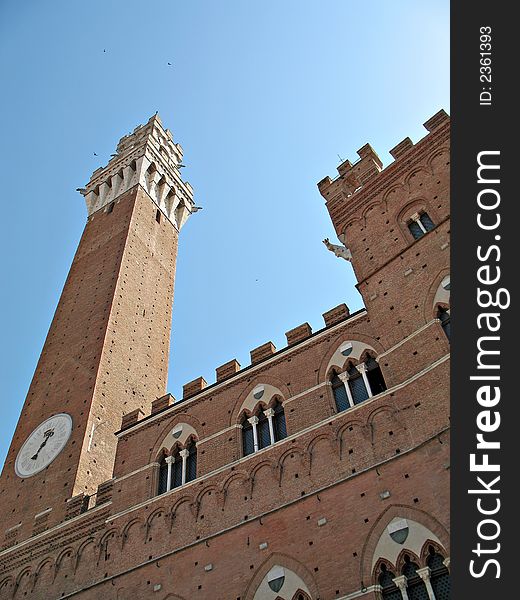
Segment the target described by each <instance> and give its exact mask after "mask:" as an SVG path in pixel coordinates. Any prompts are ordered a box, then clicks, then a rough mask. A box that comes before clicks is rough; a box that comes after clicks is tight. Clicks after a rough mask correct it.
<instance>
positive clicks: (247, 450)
mask: <svg viewBox="0 0 520 600" xmlns="http://www.w3.org/2000/svg"><path fill="white" fill-rule="evenodd" d="M286 437H287V427H286V424H285V413H284V409H283V406H282V404H281V403H280V402H278V401H276V402H275V404H274V405H273V406H272V407H271V408H268V409H265V408H264V407H259V408H258V410H257V411H256V412H255V414H254V415H253V416H252V417H249V418H247V417H246V416H244V419H243V421H242V452H243V455H244V456H247V455H248V454H252V453H253V452H257V451H258V450H262V448H267V446H270V445H271V444H274V443H275V442H278V441H280V440H283V439H284V438H286Z"/></svg>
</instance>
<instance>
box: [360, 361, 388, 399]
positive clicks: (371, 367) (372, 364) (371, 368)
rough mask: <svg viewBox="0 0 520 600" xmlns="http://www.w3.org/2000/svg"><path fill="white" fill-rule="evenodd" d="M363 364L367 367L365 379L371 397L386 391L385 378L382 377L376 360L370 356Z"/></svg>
mask: <svg viewBox="0 0 520 600" xmlns="http://www.w3.org/2000/svg"><path fill="white" fill-rule="evenodd" d="M365 364H366V367H367V379H368V383H369V385H370V390H371V392H372V395H373V396H375V395H376V394H380V393H381V392H384V391H386V389H387V388H386V383H385V378H384V377H383V373H382V372H381V368H380V366H379V363H378V362H377V360H376V359H375V358H373V357H372V356H371V357H370V358H369V359H368V360H367V362H366V363H365Z"/></svg>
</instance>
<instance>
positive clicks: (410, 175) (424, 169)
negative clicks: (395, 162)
mask: <svg viewBox="0 0 520 600" xmlns="http://www.w3.org/2000/svg"><path fill="white" fill-rule="evenodd" d="M421 173H423V174H425V175H426V176H427V177H431V175H432V171H431V168H429V166H428V165H419V166H417V167H416V168H415V169H413V170H411V171H410V172H409V173H408V174H407V175H406V177H405V178H404V184H405V186H406V187H407V188H408V190H410V191H411V189H412V183H411V182H412V179H413V178H414V177H417V176H418V175H420V174H421Z"/></svg>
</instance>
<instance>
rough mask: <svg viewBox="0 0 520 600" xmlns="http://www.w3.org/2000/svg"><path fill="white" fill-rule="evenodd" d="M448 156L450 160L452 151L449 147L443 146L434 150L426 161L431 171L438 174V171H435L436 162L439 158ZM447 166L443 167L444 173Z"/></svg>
mask: <svg viewBox="0 0 520 600" xmlns="http://www.w3.org/2000/svg"><path fill="white" fill-rule="evenodd" d="M445 156H447V158H448V160H449V158H450V149H449V148H448V147H447V146H443V147H441V148H438V149H436V150H434V151H433V152H432V153H431V154H430V155H429V156H428V158H427V159H426V164H427V165H428V167H429V168H430V169H431V172H432V173H437V169H435V167H434V162H435V160H436V159H438V158H442V157H445ZM445 166H446V165H445V164H443V165H441V167H442V171H441V172H444V168H445Z"/></svg>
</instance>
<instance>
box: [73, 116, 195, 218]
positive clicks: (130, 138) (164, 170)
mask: <svg viewBox="0 0 520 600" xmlns="http://www.w3.org/2000/svg"><path fill="white" fill-rule="evenodd" d="M181 163H182V148H181V147H180V145H179V144H175V143H174V142H173V136H172V134H171V132H170V131H169V130H168V129H164V128H163V126H162V123H161V120H160V118H159V116H158V115H154V116H153V117H152V118H151V119H150V120H149V121H148V123H146V124H145V125H139V127H136V128H135V129H134V131H133V132H132V133H130V134H129V135H126V136H124V137H123V138H121V140H120V141H119V144H118V145H117V153H116V154H115V155H113V156H112V158H111V160H110V161H109V163H108V164H107V165H106V166H105V167H100V168H99V169H96V170H95V171H94V173H93V174H92V177H91V178H90V181H89V182H88V184H87V185H86V186H85V188H81V189H79V191H80V192H81V194H82V195H83V196H84V197H85V202H86V204H87V212H88V216H89V217H90V215H92V214H93V213H95V212H96V211H98V210H100V209H102V208H104V207H106V206H108V205H109V204H110V203H112V202H114V201H115V200H116V199H117V198H118V197H119V196H121V195H122V194H124V193H125V192H127V191H128V190H129V189H130V188H132V187H134V186H135V185H137V184H139V185H140V186H141V187H142V188H143V189H144V190H145V191H146V193H147V194H148V195H149V196H150V197H151V198H152V200H153V201H154V202H155V203H156V204H157V206H158V207H159V209H160V210H161V212H162V213H163V214H164V215H165V216H166V217H167V218H168V219H169V220H170V221H171V222H172V223H174V225H175V226H176V227H177V228H178V229H180V228H181V227H182V226H183V225H184V223H185V222H186V220H187V219H188V217H189V216H190V215H191V213H192V212H193V208H194V204H193V189H192V187H191V185H190V184H189V183H188V182H185V181H183V180H182V178H181V175H180V166H181Z"/></svg>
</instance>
